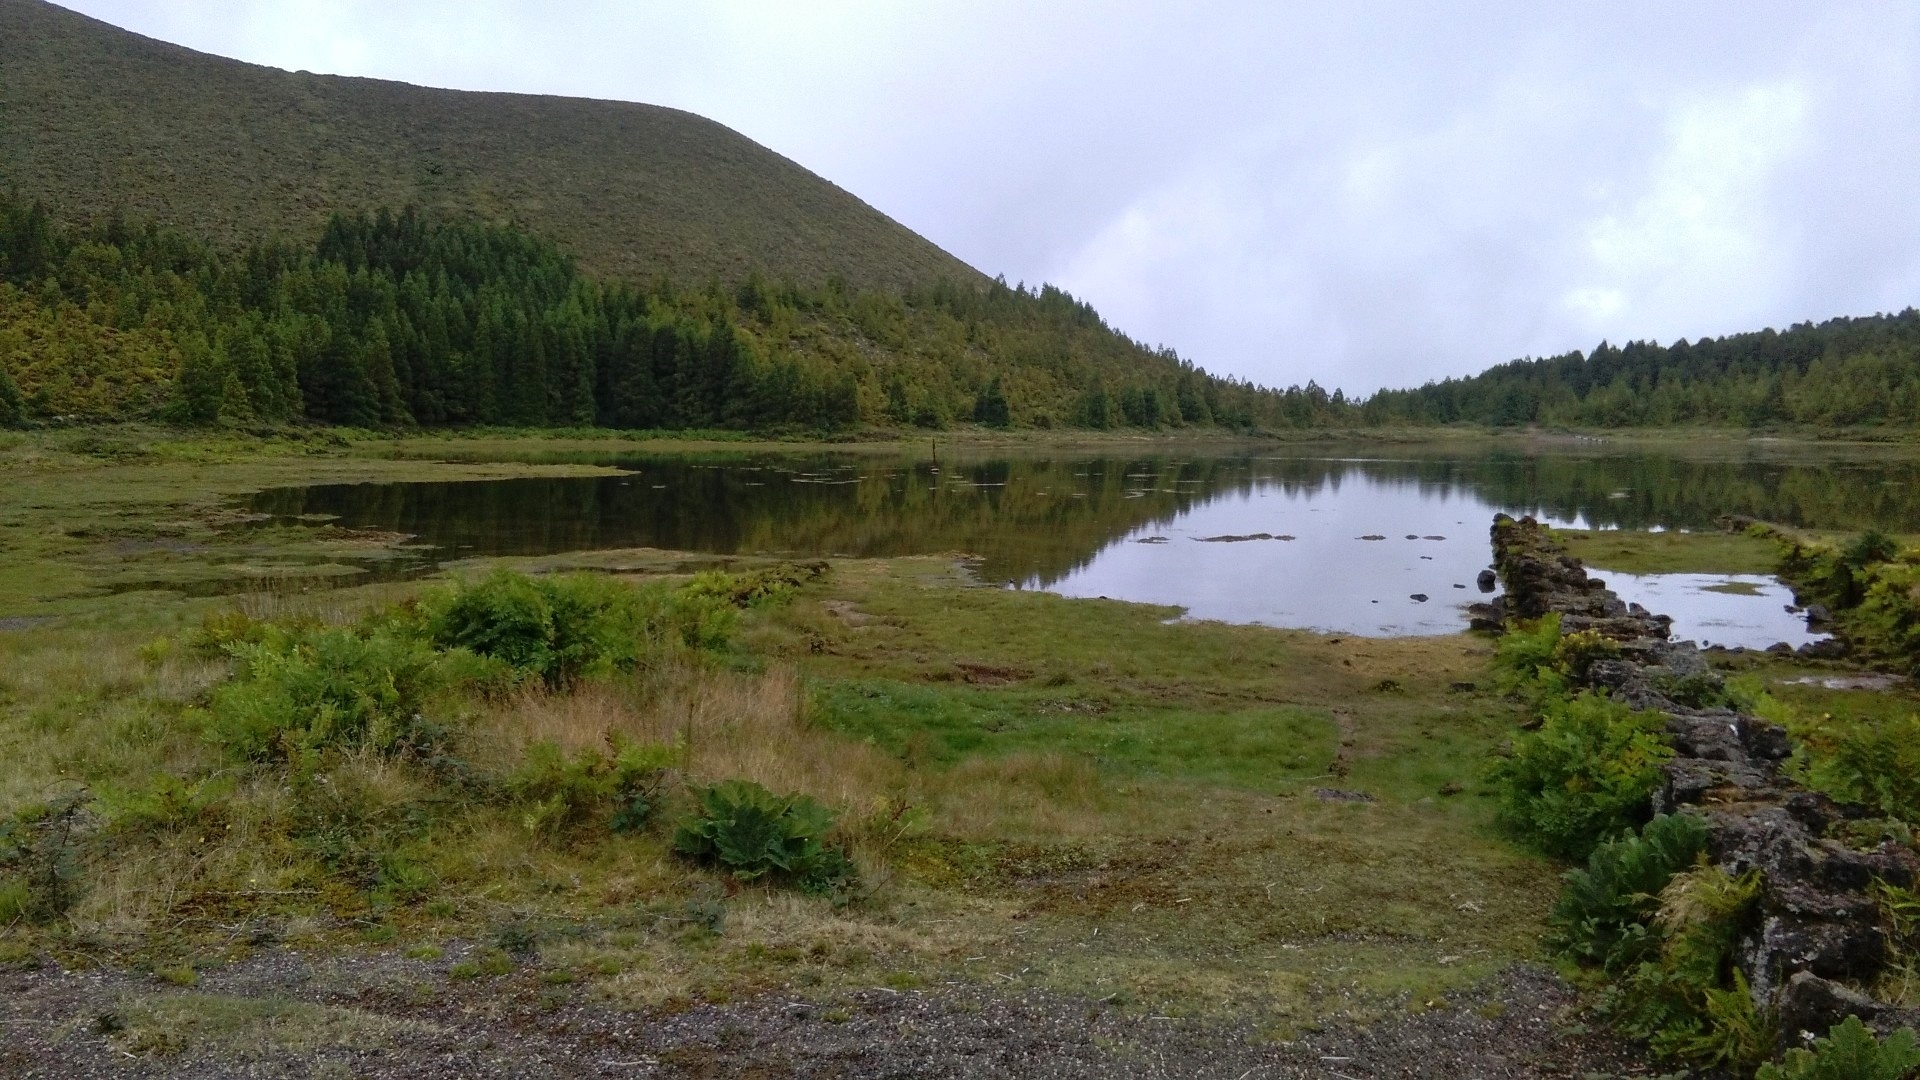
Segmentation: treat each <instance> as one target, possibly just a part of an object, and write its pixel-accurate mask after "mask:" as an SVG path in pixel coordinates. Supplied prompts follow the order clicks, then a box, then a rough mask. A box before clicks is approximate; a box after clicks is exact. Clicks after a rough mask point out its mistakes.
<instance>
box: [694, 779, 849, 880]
mask: <svg viewBox="0 0 1920 1080" xmlns="http://www.w3.org/2000/svg"><path fill="white" fill-rule="evenodd" d="M832 829H833V812H832V811H831V810H828V809H827V808H826V807H824V806H822V805H820V803H818V802H816V801H815V800H814V799H812V798H810V797H808V796H805V795H775V794H774V793H773V792H771V791H768V790H767V789H766V788H764V787H762V786H760V785H759V784H756V783H753V782H752V781H749V780H726V781H722V782H721V783H718V784H714V785H713V786H711V787H707V788H703V789H701V790H700V792H699V809H698V810H697V811H696V812H695V813H694V815H693V816H692V817H691V818H689V819H688V820H687V821H686V822H685V823H684V824H683V825H681V826H680V828H679V829H678V830H676V831H675V832H674V836H673V846H674V848H675V849H676V850H678V851H679V852H680V853H681V854H683V855H687V856H690V857H692V858H694V859H697V860H699V861H701V862H704V863H708V864H710V865H715V866H719V867H721V868H722V869H724V870H726V871H727V872H728V873H730V874H732V875H733V876H734V877H735V878H736V879H738V880H740V881H755V880H759V879H762V878H769V879H773V880H779V881H783V882H786V883H790V884H792V885H794V886H796V887H798V888H800V889H801V890H802V891H805V892H811V893H829V892H833V891H835V890H837V889H841V888H844V887H845V886H846V885H848V884H849V883H851V882H852V880H853V878H854V873H855V872H854V866H853V862H852V860H850V859H848V858H847V855H846V852H844V851H843V850H841V849H840V848H838V847H836V846H834V845H832V844H830V843H828V841H827V834H828V833H829V832H831V831H832Z"/></svg>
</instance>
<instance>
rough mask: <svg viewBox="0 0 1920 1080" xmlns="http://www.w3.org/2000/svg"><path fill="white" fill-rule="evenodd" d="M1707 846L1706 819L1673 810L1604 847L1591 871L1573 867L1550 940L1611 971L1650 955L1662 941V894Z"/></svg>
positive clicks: (1590, 862)
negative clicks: (1656, 932) (1656, 927)
mask: <svg viewBox="0 0 1920 1080" xmlns="http://www.w3.org/2000/svg"><path fill="white" fill-rule="evenodd" d="M1706 846H1707V826H1706V823H1705V822H1703V821H1701V820H1700V818H1698V817H1696V816H1694V815H1692V814H1673V815H1661V816H1659V817H1656V818H1654V819H1653V820H1652V821H1649V822H1648V823H1647V825H1646V827H1645V828H1644V829H1642V830H1640V832H1639V833H1638V834H1627V835H1624V836H1622V837H1620V838H1619V839H1617V840H1612V841H1609V842H1607V843H1604V844H1601V845H1600V846H1599V847H1596V848H1595V849H1594V850H1593V853H1592V854H1591V855H1589V856H1588V857H1587V865H1586V868H1585V869H1580V870H1569V871H1567V874H1566V878H1565V881H1566V885H1565V887H1564V888H1563V889H1562V890H1561V893H1560V899H1559V901H1558V902H1557V903H1555V904H1554V907H1553V913H1552V914H1551V915H1550V916H1549V917H1548V919H1549V925H1550V926H1551V927H1552V929H1551V931H1550V936H1549V941H1550V943H1551V944H1552V945H1553V946H1554V947H1555V948H1557V949H1558V950H1559V951H1560V952H1561V953H1562V954H1563V955H1565V956H1567V957H1569V958H1571V959H1574V960H1578V961H1580V962H1582V963H1587V964H1593V965H1596V966H1598V967H1601V968H1603V969H1606V970H1609V971H1618V970H1624V969H1625V968H1627V967H1630V966H1631V965H1633V964H1635V963H1638V962H1640V961H1641V960H1642V959H1645V958H1646V956H1647V955H1648V954H1649V953H1650V952H1651V950H1652V949H1653V948H1654V947H1656V946H1657V944H1658V939H1657V937H1656V936H1655V935H1654V925H1655V923H1656V917H1657V914H1658V912H1659V908H1660V894H1661V892H1662V891H1663V890H1665V889H1666V887H1667V885H1668V883H1669V882H1671V881H1672V880H1673V876H1674V875H1675V874H1677V873H1679V872H1680V871H1681V870H1684V869H1686V868H1687V867H1688V866H1691V865H1693V862H1694V860H1695V859H1697V858H1698V857H1699V856H1700V853H1701V852H1702V851H1705V850H1706Z"/></svg>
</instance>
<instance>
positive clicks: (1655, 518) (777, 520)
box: [249, 445, 1920, 647]
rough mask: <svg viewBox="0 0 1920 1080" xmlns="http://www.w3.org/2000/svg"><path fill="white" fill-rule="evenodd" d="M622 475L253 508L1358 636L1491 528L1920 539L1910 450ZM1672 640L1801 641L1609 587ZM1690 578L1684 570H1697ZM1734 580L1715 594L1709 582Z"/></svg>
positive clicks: (1399, 454)
mask: <svg viewBox="0 0 1920 1080" xmlns="http://www.w3.org/2000/svg"><path fill="white" fill-rule="evenodd" d="M563 459H564V460H593V461H599V462H602V463H606V464H612V465H615V466H617V467H619V468H621V469H623V470H626V471H625V472H624V473H623V474H621V475H617V476H596V477H570V478H538V479H516V480H498V481H474V482H457V483H407V484H360V485H329V486H316V487H305V488H287V489H280V490H276V491H269V492H263V493H261V494H260V495H258V496H255V497H253V498H252V499H251V500H249V508H250V509H252V510H253V511H255V512H258V513H263V514H265V515H268V517H269V519H270V520H273V521H278V522H285V521H288V520H294V519H299V520H309V521H310V520H313V516H314V515H321V516H325V517H330V518H333V519H337V520H338V521H339V522H340V523H341V524H343V525H347V526H352V527H368V528H377V529H384V530H393V531H398V532H404V533H409V534H413V535H415V536H417V537H418V538H419V540H420V541H421V542H422V543H423V544H425V545H428V546H429V547H430V549H431V551H432V553H433V554H432V559H433V560H435V561H440V560H448V559H458V558H464V557H469V556H475V555H543V554H553V553H558V552H565V551H582V550H595V549H610V548H630V547H651V548H662V549H671V550H684V551H697V552H707V553H714V554H719V555H752V554H758V555H780V556H793V557H814V556H885V555H903V554H934V553H949V552H950V553H956V554H962V553H964V554H968V555H971V556H973V557H975V559H976V560H977V562H976V569H977V572H978V573H979V575H980V576H981V577H982V578H983V579H985V580H987V581H990V582H995V583H1000V584H1003V585H1007V586H1009V587H1014V588H1031V589H1047V590H1051V591H1055V592H1059V593H1062V594H1065V595H1070V596H1110V597H1114V598H1116V599H1125V600H1133V601H1143V602H1151V603H1158V604H1167V605H1172V606H1176V607H1180V608H1182V609H1184V610H1185V612H1186V614H1187V616H1188V617H1191V618H1201V619H1223V620H1229V621H1234V622H1258V623H1265V624H1268V625H1274V626H1291V627H1304V628H1312V629H1317V630H1325V631H1334V632H1342V633H1356V634H1368V635H1400V634H1438V633H1451V632H1453V631H1455V630H1458V629H1460V628H1461V627H1462V626H1463V625H1464V624H1465V616H1464V613H1463V611H1462V610H1461V609H1462V608H1463V607H1464V606H1465V605H1466V604H1468V603H1470V602H1471V601H1473V600H1474V599H1477V598H1478V597H1479V592H1478V590H1477V588H1476V587H1475V577H1476V575H1477V574H1478V573H1479V571H1480V570H1481V569H1483V568H1484V567H1486V565H1487V561H1488V558H1489V551H1488V545H1487V529H1488V525H1489V523H1490V521H1491V519H1492V517H1493V515H1494V514H1495V513H1497V512H1503V511H1504V512H1507V513H1513V514H1516V515H1517V514H1528V513H1530V514H1533V515H1535V516H1537V517H1539V518H1541V519H1542V520H1544V521H1547V522H1549V523H1551V524H1555V525H1562V526H1569V527H1580V528H1630V529H1634V528H1712V527H1714V525H1713V523H1714V520H1715V518H1716V517H1718V516H1719V515H1721V514H1728V513H1735V514H1746V515H1750V516H1753V517H1758V518H1765V519H1768V520H1775V521H1781V522H1784V523H1788V524H1795V525H1804V526H1812V527H1826V528H1860V527H1865V526H1867V525H1874V526H1878V527H1880V528H1884V529H1888V530H1893V531H1903V532H1904V531H1920V467H1916V465H1915V463H1914V462H1913V461H1912V460H1910V459H1908V458H1904V457H1899V456H1893V455H1883V456H1879V457H1873V456H1868V457H1864V458H1857V457H1848V456H1845V455H1828V456H1827V457H1826V459H1825V460H1813V461H1809V460H1806V459H1805V452H1804V451H1803V450H1801V449H1798V448H1796V449H1795V450H1793V451H1792V452H1791V456H1790V455H1789V453H1788V452H1785V451H1781V452H1775V451H1772V450H1770V449H1769V448H1766V447H1746V448H1742V449H1741V450H1740V451H1739V452H1738V453H1735V454H1731V455H1725V456H1722V457H1719V458H1715V457H1698V456H1689V455H1686V454H1681V453H1673V452H1646V451H1628V450H1612V449H1608V448H1594V447H1582V446H1577V445H1576V446H1554V447H1546V448H1532V449H1528V450H1524V451H1521V450H1511V449H1488V448H1485V447H1474V446H1468V447H1465V448H1462V447H1440V448H1429V449H1415V450H1395V451H1394V452H1392V453H1382V452H1380V450H1379V448H1369V449H1363V450H1359V451H1347V452H1341V451H1338V450H1333V451H1330V450H1328V449H1327V448H1325V447H1320V448H1310V449H1308V448H1303V449H1297V450H1295V449H1288V450H1275V449H1273V448H1270V447H1265V448H1261V449H1260V450H1258V451H1254V452H1245V453H1222V452H1221V451H1220V450H1219V449H1218V448H1212V449H1207V450H1194V451H1188V452H1185V453H1181V452H1175V451H1167V452H1156V453H1154V454H1141V455H1133V456H1117V455H1114V454H1111V453H1104V454H1101V453H1088V454H1084V455H1075V454H1072V453H1069V452H1061V451H1055V452H1052V453H1050V454H1037V455H1030V456H1025V457H1015V456H1008V457H994V456H983V455H979V454H977V453H976V454H975V455H974V456H972V457H968V458H963V459H958V460H955V459H952V458H948V459H945V460H942V461H941V462H939V463H937V464H936V463H935V462H934V461H932V460H930V459H929V458H928V457H927V456H926V455H925V454H922V455H921V456H920V457H918V458H913V457H906V456H875V455H856V454H824V455H823V454H808V455H782V454H768V453H739V454H720V455H697V456H688V455H679V456H667V455H623V456H618V457H596V456H593V455H556V454H540V455H538V460H549V461H550V460H563ZM1603 576H1607V577H1609V578H1610V579H1612V580H1613V583H1614V584H1615V587H1616V589H1617V590H1618V591H1619V592H1620V593H1621V594H1622V595H1623V596H1625V597H1627V598H1628V599H1632V600H1639V601H1640V602H1642V603H1645V604H1646V605H1647V606H1648V607H1649V608H1651V609H1653V610H1655V611H1662V612H1665V613H1666V614H1669V615H1672V616H1673V617H1674V620H1675V633H1676V635H1678V636H1684V637H1692V638H1695V639H1696V640H1698V639H1706V640H1710V641H1713V642H1715V643H1718V644H1724V645H1730V646H1731V645H1746V646H1751V647H1764V646H1766V645H1770V644H1772V643H1774V642H1776V641H1787V642H1789V643H1790V644H1798V643H1799V642H1802V641H1806V640H1811V639H1812V636H1811V635H1809V634H1808V633H1807V632H1806V628H1805V624H1804V623H1803V622H1802V621H1801V620H1800V619H1799V618H1798V617H1797V616H1794V615H1792V614H1791V613H1789V612H1787V611H1785V610H1784V608H1785V606H1786V604H1787V603H1788V602H1789V601H1790V598H1789V597H1787V596H1786V594H1785V592H1784V589H1783V588H1782V587H1780V586H1779V585H1777V584H1776V583H1772V582H1770V581H1768V580H1766V579H1761V580H1759V581H1753V582H1747V583H1746V586H1744V587H1743V586H1742V585H1740V584H1739V583H1738V582H1736V583H1735V584H1734V585H1733V586H1732V588H1731V590H1729V588H1728V587H1727V581H1726V580H1723V579H1707V580H1703V581H1694V580H1691V578H1692V576H1691V575H1668V576H1663V577H1658V578H1631V579H1630V578H1628V577H1626V576H1624V575H1611V574H1605V575H1603ZM1683 577H1684V578H1688V580H1680V579H1681V578H1683ZM1714 585H1718V586H1719V587H1718V588H1709V587H1708V586H1714Z"/></svg>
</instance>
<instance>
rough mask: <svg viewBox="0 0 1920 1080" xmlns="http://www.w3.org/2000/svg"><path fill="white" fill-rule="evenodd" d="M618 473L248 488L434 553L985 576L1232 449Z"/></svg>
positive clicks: (1221, 468)
mask: <svg viewBox="0 0 1920 1080" xmlns="http://www.w3.org/2000/svg"><path fill="white" fill-rule="evenodd" d="M625 464H626V465H627V466H628V467H630V468H636V469H637V471H636V472H634V473H631V474H629V475H625V476H604V477H566V478H525V479H516V480H498V481H474V482H454V483H406V484H345V485H323V486H316V487H308V488H283V489H279V490H275V491H268V492H262V493H261V494H260V495H258V496H256V497H254V499H253V500H252V501H251V503H250V507H251V509H253V510H255V511H256V512H261V513H267V514H272V515H275V516H279V517H286V516H294V515H300V514H326V515H333V516H335V517H337V518H339V519H340V521H341V523H342V524H345V525H350V526H358V527H373V528H382V529H391V530H394V531H398V532H405V533H411V534H414V535H416V536H418V537H420V539H422V540H423V541H425V542H427V543H430V544H433V545H435V546H437V547H439V548H441V549H442V551H443V552H444V553H446V554H448V555H453V556H462V557H463V556H469V555H538V554H548V553H553V552H560V551H582V550H592V549H604V548H620V547H656V548H664V549H670V550H685V551H706V552H716V553H726V554H753V553H761V552H764V553H768V554H781V553H792V554H795V555H806V556H811V555H829V554H841V555H855V556H884V555H901V554H918V553H932V552H949V551H951V552H967V553H973V554H977V555H979V556H981V557H982V559H983V560H984V561H983V563H982V566H981V572H982V574H983V575H984V576H986V577H987V578H989V579H991V580H1003V581H1004V580H1014V579H1016V578H1023V577H1029V576H1033V575H1048V576H1059V575H1062V574H1065V573H1068V572H1070V571H1071V570H1073V569H1075V568H1077V567H1079V566H1081V565H1084V564H1085V562H1086V561H1087V560H1088V559H1090V558H1092V556H1093V555H1094V553H1095V552H1097V551H1098V550H1099V549H1100V548H1101V547H1103V546H1104V545H1105V544H1107V543H1109V542H1110V541H1112V540H1113V539H1115V538H1117V537H1119V536H1123V535H1125V534H1126V533H1128V532H1130V531H1131V530H1133V529H1134V528H1136V527H1138V526H1141V525H1145V524H1148V523H1152V522H1164V521H1170V520H1172V519H1173V518H1174V517H1176V516H1178V514H1179V513H1180V512H1181V511H1182V510H1183V509H1185V508H1186V507H1187V506H1189V505H1191V504H1192V503H1193V502H1194V501H1195V500H1200V499H1206V498H1210V497H1214V496H1216V495H1218V494H1221V493H1223V492H1226V491H1232V490H1243V491H1244V490H1246V489H1247V488H1248V487H1249V486H1250V484H1251V479H1250V477H1249V473H1248V471H1247V465H1246V462H1245V460H1244V459H1238V460H1235V459H1213V460H1208V461H1199V462H1180V463H1168V462H1161V461H1151V460H1149V461H1125V460H1117V459H1115V460H1099V461H1090V462H1089V461H1072V462H1064V461H1052V460H1017V461H1005V460H1002V461H989V462H978V463H968V464H959V465H956V464H952V463H948V464H946V465H944V466H942V467H939V468H936V467H935V466H933V465H932V464H931V463H929V462H911V463H895V462H881V461H872V460H848V459H846V458H813V459H806V458H798V459H796V458H755V459H750V460H742V459H738V458H735V459H731V460H727V459H722V460H703V459H646V460H642V461H632V460H629V461H627V462H625Z"/></svg>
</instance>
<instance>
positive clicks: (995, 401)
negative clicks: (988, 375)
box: [973, 375, 1013, 428]
mask: <svg viewBox="0 0 1920 1080" xmlns="http://www.w3.org/2000/svg"><path fill="white" fill-rule="evenodd" d="M973 419H974V421H975V422H976V423H981V424H985V425H987V426H988V427H996V428H1004V427H1006V426H1008V425H1009V424H1011V423H1013V410H1012V409H1011V408H1010V407H1009V406H1008V405H1007V394H1006V391H1005V390H1003V389H1001V387H1000V376H998V375H995V376H994V377H993V378H992V379H990V380H988V381H987V388H986V389H985V390H982V391H980V397H979V398H978V399H977V400H976V401H975V402H974V404H973Z"/></svg>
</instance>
